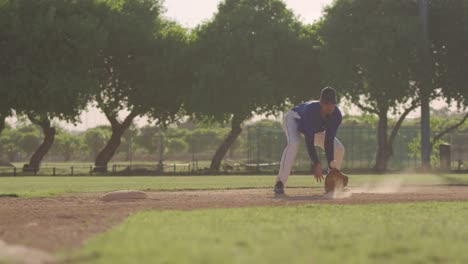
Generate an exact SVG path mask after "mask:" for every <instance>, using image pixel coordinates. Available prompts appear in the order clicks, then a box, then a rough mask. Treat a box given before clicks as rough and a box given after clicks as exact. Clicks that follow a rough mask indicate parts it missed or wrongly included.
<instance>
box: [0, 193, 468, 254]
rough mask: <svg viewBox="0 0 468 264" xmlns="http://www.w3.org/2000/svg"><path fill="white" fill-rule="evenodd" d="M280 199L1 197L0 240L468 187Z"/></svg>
mask: <svg viewBox="0 0 468 264" xmlns="http://www.w3.org/2000/svg"><path fill="white" fill-rule="evenodd" d="M286 193H287V195H285V196H280V197H275V196H274V194H273V192H272V190H271V189H240V190H211V191H208V190H207V191H162V192H149V193H148V199H145V200H123V201H113V202H104V201H102V200H100V197H101V196H102V193H81V194H70V195H65V196H60V197H52V198H30V199H24V198H0V240H3V241H5V242H6V243H7V244H17V245H24V246H27V247H31V248H35V249H40V250H44V251H46V252H57V251H59V250H70V249H74V248H77V247H78V246H80V245H81V244H82V243H83V241H85V240H86V239H87V238H89V237H91V236H92V235H94V234H96V233H100V232H103V231H105V230H107V229H109V228H111V227H112V226H115V225H117V224H119V223H121V222H122V221H123V220H124V219H125V218H127V217H128V216H129V215H131V214H133V213H135V212H138V211H141V210H147V209H154V210H192V209H198V208H234V207H249V206H286V205H300V204H310V203H320V204H370V203H396V202H419V201H468V186H431V187H402V188H398V189H394V188H391V186H390V188H388V187H387V188H384V189H382V188H380V189H379V188H374V189H373V188H366V187H362V188H355V189H352V196H351V197H348V198H342V199H331V198H329V197H327V196H324V195H323V189H317V188H315V189H314V188H287V189H286Z"/></svg>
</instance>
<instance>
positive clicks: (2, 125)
mask: <svg viewBox="0 0 468 264" xmlns="http://www.w3.org/2000/svg"><path fill="white" fill-rule="evenodd" d="M3 129H5V117H4V116H1V115H0V135H1V134H2V132H3Z"/></svg>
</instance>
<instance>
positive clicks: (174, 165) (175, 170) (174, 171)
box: [174, 163, 176, 173]
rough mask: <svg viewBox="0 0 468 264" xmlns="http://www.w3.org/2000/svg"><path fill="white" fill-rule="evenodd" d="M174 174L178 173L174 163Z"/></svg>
mask: <svg viewBox="0 0 468 264" xmlns="http://www.w3.org/2000/svg"><path fill="white" fill-rule="evenodd" d="M174 173H176V164H175V163H174Z"/></svg>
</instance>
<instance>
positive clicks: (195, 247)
mask: <svg viewBox="0 0 468 264" xmlns="http://www.w3.org/2000/svg"><path fill="white" fill-rule="evenodd" d="M274 180H275V177H274V176H193V177H0V196H9V195H13V194H14V195H18V196H21V197H37V196H51V195H58V194H63V193H73V192H104V191H111V190H118V189H138V190H152V191H157V190H186V189H236V188H271V187H272V185H273V183H274ZM387 180H392V181H395V180H398V181H400V180H401V182H402V184H403V185H448V184H453V185H468V174H439V175H435V174H430V175H426V174H409V175H396V174H394V175H351V182H350V183H351V186H360V185H363V184H367V183H371V184H372V183H378V182H382V181H387ZM289 186H290V187H307V186H310V187H312V188H322V185H321V184H318V183H316V182H315V181H314V180H313V178H312V176H296V175H293V176H291V177H290V182H289ZM467 219H468V202H437V203H436V202H419V203H403V204H398V203H394V204H371V205H320V204H310V205H303V206H284V207H253V208H239V209H200V210H193V211H142V212H139V213H137V214H135V215H132V216H130V217H129V218H128V219H127V220H126V221H125V222H124V223H123V224H121V225H119V226H116V227H114V228H113V229H111V230H109V231H107V232H105V233H103V234H98V235H96V236H95V237H93V238H92V239H90V240H89V241H88V242H86V243H85V245H84V246H83V247H82V248H81V249H78V250H76V251H74V252H71V253H70V252H62V253H60V255H61V256H62V257H63V256H65V258H67V259H68V258H71V259H72V260H79V261H73V263H75V262H76V263H208V264H210V263H269V264H271V263H273V264H276V263H278V264H280V263H281V264H282V263H285V262H287V263H468V252H467V251H466V248H468V225H466V223H467Z"/></svg>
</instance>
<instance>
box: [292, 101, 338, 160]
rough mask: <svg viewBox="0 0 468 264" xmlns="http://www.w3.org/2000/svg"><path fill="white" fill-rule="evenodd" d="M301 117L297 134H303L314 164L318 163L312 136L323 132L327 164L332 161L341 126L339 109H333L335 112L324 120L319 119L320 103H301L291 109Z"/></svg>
mask: <svg viewBox="0 0 468 264" xmlns="http://www.w3.org/2000/svg"><path fill="white" fill-rule="evenodd" d="M292 110H293V111H295V112H297V113H298V114H299V116H300V117H301V119H300V120H298V129H299V132H301V133H303V134H304V137H305V140H306V144H307V151H308V152H309V156H310V159H311V161H312V162H313V163H314V164H317V163H318V162H319V159H318V157H317V151H316V149H315V144H314V136H315V133H317V132H322V131H325V153H326V156H327V161H328V164H330V162H331V161H332V160H333V159H334V157H333V155H334V151H335V148H334V142H333V141H334V140H335V136H336V132H337V131H338V127H339V126H340V124H341V120H342V115H341V111H340V109H338V107H335V111H333V113H332V114H331V115H330V116H328V118H326V119H325V120H322V118H321V117H320V102H308V103H302V104H300V105H298V106H296V107H294V108H293V109H292Z"/></svg>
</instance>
